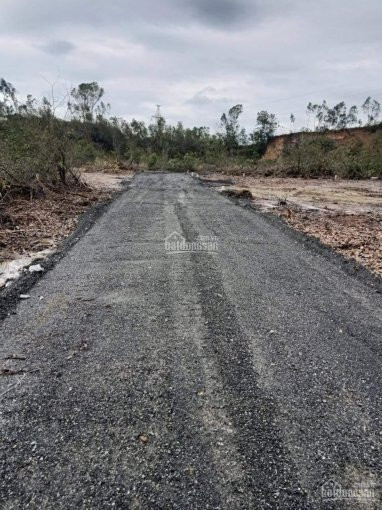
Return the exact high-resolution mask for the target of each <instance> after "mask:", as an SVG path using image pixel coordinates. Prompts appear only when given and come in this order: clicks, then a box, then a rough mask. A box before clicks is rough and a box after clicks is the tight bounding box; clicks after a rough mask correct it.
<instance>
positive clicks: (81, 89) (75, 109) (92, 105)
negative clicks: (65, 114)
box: [68, 81, 106, 122]
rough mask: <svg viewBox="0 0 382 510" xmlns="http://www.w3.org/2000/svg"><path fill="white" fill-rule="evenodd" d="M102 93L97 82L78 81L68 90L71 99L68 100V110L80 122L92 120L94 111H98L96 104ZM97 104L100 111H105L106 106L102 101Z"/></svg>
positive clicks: (102, 90)
mask: <svg viewBox="0 0 382 510" xmlns="http://www.w3.org/2000/svg"><path fill="white" fill-rule="evenodd" d="M103 95H104V89H103V88H102V87H100V86H99V85H98V83H97V82H95V81H93V82H91V83H80V85H78V87H77V88H73V89H72V90H71V92H70V96H71V98H72V99H71V101H69V102H68V108H69V111H70V112H71V113H72V115H73V116H74V117H75V118H78V119H80V120H82V122H93V120H94V113H98V112H97V111H96V106H97V104H98V103H99V102H100V101H101V98H102V97H103ZM98 106H99V108H100V111H102V112H104V111H105V108H106V106H105V105H104V104H103V103H100V104H99V105H98Z"/></svg>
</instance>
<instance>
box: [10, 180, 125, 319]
mask: <svg viewBox="0 0 382 510" xmlns="http://www.w3.org/2000/svg"><path fill="white" fill-rule="evenodd" d="M131 182H132V179H131V180H129V181H128V182H126V183H122V189H121V190H118V191H116V192H114V193H113V194H112V196H111V197H110V198H108V199H106V200H103V201H101V202H98V203H96V204H93V205H92V206H90V207H89V208H88V209H87V210H86V211H85V212H83V213H82V214H81V215H80V216H79V218H78V222H77V225H76V228H75V229H74V231H73V232H72V233H71V234H70V235H69V236H67V237H65V238H64V239H62V240H61V241H60V242H59V244H58V247H57V249H56V251H55V252H54V253H52V254H51V255H49V256H48V257H46V258H45V259H43V260H39V261H38V262H39V264H40V265H41V267H42V268H43V271H40V272H35V273H29V272H24V273H23V274H22V275H21V276H20V278H18V279H17V280H15V281H14V282H12V283H11V285H10V286H9V287H5V288H3V289H1V290H0V323H1V322H2V321H3V320H4V319H6V318H7V317H8V316H9V315H12V314H13V313H15V309H16V307H17V304H18V303H19V301H20V294H27V293H28V292H29V291H30V290H31V289H32V288H33V286H34V285H35V284H36V283H37V282H38V281H39V280H40V279H41V278H42V277H43V276H44V275H45V274H46V273H47V272H48V271H51V270H52V269H53V268H54V267H55V265H56V264H57V263H58V262H59V261H60V260H61V259H62V258H63V257H65V255H66V254H67V253H68V252H69V251H70V250H71V248H72V247H73V246H74V245H75V244H76V243H77V242H78V241H79V240H80V239H81V238H82V237H83V236H84V235H85V234H86V233H87V232H88V231H89V230H90V229H91V228H92V227H93V225H94V224H95V223H96V221H97V220H98V219H99V218H100V217H101V216H103V214H104V213H105V212H106V211H107V210H108V209H109V207H110V206H111V204H112V203H114V202H115V201H116V200H118V198H119V197H120V196H121V195H122V194H124V193H125V192H126V191H127V190H128V189H129V187H130V183H131Z"/></svg>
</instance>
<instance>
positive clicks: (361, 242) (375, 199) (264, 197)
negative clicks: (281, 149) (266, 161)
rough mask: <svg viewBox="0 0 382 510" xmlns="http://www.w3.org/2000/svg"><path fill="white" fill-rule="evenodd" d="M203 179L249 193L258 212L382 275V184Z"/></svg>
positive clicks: (331, 181) (284, 179)
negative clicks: (267, 212)
mask: <svg viewBox="0 0 382 510" xmlns="http://www.w3.org/2000/svg"><path fill="white" fill-rule="evenodd" d="M203 178H204V179H207V180H211V181H214V180H215V181H216V180H218V181H219V186H223V187H222V188H221V190H222V191H224V192H229V191H230V190H234V191H239V192H240V191H242V190H249V191H250V193H251V195H252V197H253V200H254V203H255V204H256V206H258V208H259V209H260V210H263V211H269V212H272V213H274V214H277V215H279V216H282V217H283V218H284V219H285V221H286V222H287V223H288V224H289V225H291V226H292V227H294V228H296V229H297V230H300V231H302V232H304V233H306V234H309V235H312V236H315V237H317V238H318V239H320V240H321V241H322V242H323V243H324V244H326V245H328V246H330V247H332V248H334V249H335V250H336V251H338V252H340V253H342V254H343V255H345V256H346V257H349V258H353V259H355V260H357V261H358V262H360V263H362V264H363V265H365V266H366V267H368V268H369V269H371V270H372V271H374V272H375V273H377V274H380V275H381V274H382V181H380V180H364V181H354V180H333V179H300V178H293V179H291V178H271V177H268V178H255V177H250V176H245V177H238V176H229V177H228V176H222V175H221V174H214V175H210V176H203ZM224 180H226V181H227V183H226V184H225V183H224V182H223V181H224Z"/></svg>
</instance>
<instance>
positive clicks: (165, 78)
mask: <svg viewBox="0 0 382 510" xmlns="http://www.w3.org/2000/svg"><path fill="white" fill-rule="evenodd" d="M328 13H329V14H330V15H328ZM381 24H382V4H381V1H380V0H365V1H364V2H362V3H361V4H360V3H359V2H356V0H336V2H333V0H320V2H307V1H306V0H161V1H160V2H159V1H157V0H129V1H128V2H127V1H126V0H112V1H111V2H109V5H107V8H105V2H104V0H81V2H78V0H65V2H64V1H57V2H53V1H52V0H33V2H31V1H30V0H1V2H0V39H1V43H2V44H0V61H1V63H2V75H4V77H5V78H6V79H7V80H9V81H11V82H13V83H14V85H15V86H16V88H17V89H18V90H19V91H20V93H21V94H26V93H29V92H31V93H32V94H34V95H36V96H40V97H41V95H43V94H45V93H46V88H47V86H46V81H45V80H43V79H42V78H41V76H44V77H46V78H48V79H49V80H50V81H52V82H53V81H55V77H56V76H57V74H58V75H59V76H60V78H62V80H63V81H64V82H65V84H68V87H69V88H70V86H71V85H73V86H74V85H76V84H78V83H80V82H82V81H93V80H96V81H99V82H100V83H101V84H102V86H103V87H104V88H105V90H106V95H107V97H106V99H107V101H110V102H111V104H112V109H113V114H116V115H126V116H127V117H128V118H129V117H131V116H132V115H134V116H136V117H138V118H141V119H142V120H150V116H151V115H152V114H153V112H154V109H155V103H160V104H163V113H164V114H165V116H166V118H167V119H168V120H169V121H171V122H172V121H177V120H183V121H184V124H185V125H194V124H195V125H200V124H208V125H210V126H211V127H212V128H213V127H214V125H215V123H216V122H218V119H219V118H220V115H221V113H222V111H224V110H226V109H227V107H229V106H232V105H233V104H237V103H243V104H244V113H243V115H242V117H241V120H242V123H243V125H245V126H247V127H248V128H251V127H253V122H254V119H255V117H256V112H257V111H258V110H260V109H269V110H271V111H273V112H274V113H276V115H277V116H278V117H279V118H280V120H281V121H282V122H284V123H287V122H288V118H289V115H290V113H291V112H293V113H295V115H296V117H297V120H296V125H299V126H301V125H303V123H304V122H305V107H306V104H307V103H308V102H309V101H313V102H318V101H321V100H322V99H323V98H325V99H327V100H328V102H336V101H337V102H338V101H340V100H342V99H343V100H345V101H347V102H348V103H350V102H351V103H352V104H353V103H358V104H359V102H361V101H363V100H364V99H365V97H366V96H367V95H372V96H375V98H376V99H378V100H380V101H381V100H382V96H381V94H382V91H380V92H379V93H378V91H377V92H376V89H378V84H379V83H381V81H382V67H381V66H380V65H379V64H378V62H380V54H381V52H382V31H381V30H380V27H381ZM71 41H73V42H74V44H73V43H72V42H71ZM37 49H38V50H39V51H37ZM52 55H53V56H54V57H55V58H54V59H53V58H52ZM68 56H69V57H70V58H67V57H68ZM36 70H38V71H36ZM63 88H64V89H65V86H64V87H63ZM283 119H284V120H283Z"/></svg>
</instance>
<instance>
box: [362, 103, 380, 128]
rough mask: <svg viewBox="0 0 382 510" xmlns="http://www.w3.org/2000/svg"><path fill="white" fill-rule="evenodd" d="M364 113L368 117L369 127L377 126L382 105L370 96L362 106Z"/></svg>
mask: <svg viewBox="0 0 382 510" xmlns="http://www.w3.org/2000/svg"><path fill="white" fill-rule="evenodd" d="M362 111H363V113H364V114H365V115H367V123H368V125H369V126H371V125H373V124H376V123H377V121H378V117H379V114H380V113H381V105H380V103H379V102H378V101H376V100H375V99H371V97H370V96H369V97H368V98H367V99H366V100H365V102H364V103H363V105H362Z"/></svg>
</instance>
